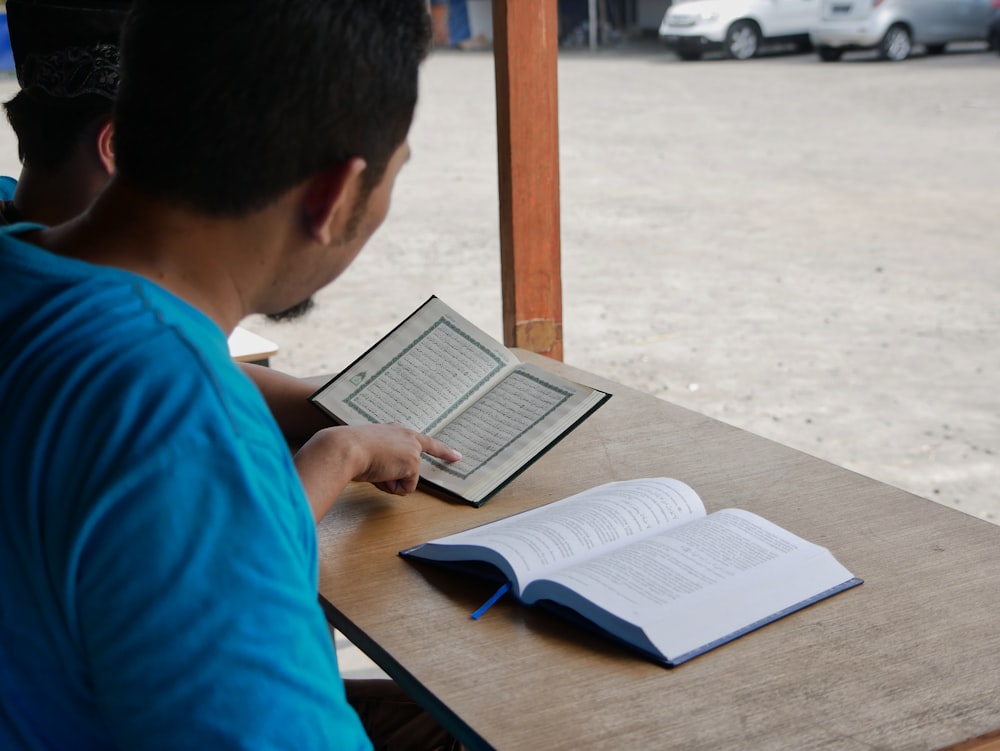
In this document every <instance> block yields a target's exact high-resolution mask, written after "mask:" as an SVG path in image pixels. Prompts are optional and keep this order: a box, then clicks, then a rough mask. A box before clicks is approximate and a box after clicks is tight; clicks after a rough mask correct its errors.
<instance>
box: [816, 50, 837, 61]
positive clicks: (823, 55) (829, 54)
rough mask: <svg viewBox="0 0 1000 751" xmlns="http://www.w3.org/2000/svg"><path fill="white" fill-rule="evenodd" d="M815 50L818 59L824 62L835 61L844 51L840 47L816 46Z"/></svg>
mask: <svg viewBox="0 0 1000 751" xmlns="http://www.w3.org/2000/svg"><path fill="white" fill-rule="evenodd" d="M816 52H817V54H818V55H819V59H820V60H822V61H823V62H825V63H835V62H837V61H838V60H839V59H840V58H841V56H842V55H843V54H844V51H843V50H842V49H840V47H817V48H816Z"/></svg>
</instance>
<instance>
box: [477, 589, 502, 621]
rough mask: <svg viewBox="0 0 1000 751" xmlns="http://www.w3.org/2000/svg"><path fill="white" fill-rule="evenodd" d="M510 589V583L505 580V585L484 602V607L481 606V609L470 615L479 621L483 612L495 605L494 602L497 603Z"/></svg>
mask: <svg viewBox="0 0 1000 751" xmlns="http://www.w3.org/2000/svg"><path fill="white" fill-rule="evenodd" d="M509 590H510V583H509V582H504V584H503V586H501V587H500V589H498V590H497V591H496V592H495V593H494V595H493V596H492V597H491V598H490V599H488V600H487V601H486V602H484V603H483V605H482V607H481V608H479V610H477V611H476V612H475V613H473V614H472V615H471V616H470V617H471V618H472V620H474V621H478V620H479V619H480V618H481V617H482V615H483V613H485V612H486V611H487V610H489V609H490V607H491V606H492V605H493V603H495V602H496V601H497V600H499V599H500V598H501V597H503V596H504V595H505V594H507V592H508V591H509Z"/></svg>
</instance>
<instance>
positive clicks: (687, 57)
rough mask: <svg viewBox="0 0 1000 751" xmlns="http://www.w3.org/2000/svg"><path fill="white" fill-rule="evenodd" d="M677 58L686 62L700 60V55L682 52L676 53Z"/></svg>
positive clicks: (689, 51)
mask: <svg viewBox="0 0 1000 751" xmlns="http://www.w3.org/2000/svg"><path fill="white" fill-rule="evenodd" d="M677 57H679V58H680V59H681V60H688V61H694V60H701V53H700V52H692V51H691V50H684V51H683V52H678V53H677Z"/></svg>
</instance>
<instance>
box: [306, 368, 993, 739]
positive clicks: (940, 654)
mask: <svg viewBox="0 0 1000 751" xmlns="http://www.w3.org/2000/svg"><path fill="white" fill-rule="evenodd" d="M519 355H520V356H521V357H522V358H523V359H535V360H536V361H541V362H544V363H545V364H546V365H547V366H548V367H551V368H552V369H553V370H555V371H557V372H562V373H565V374H567V375H569V376H570V377H571V378H574V379H576V380H579V381H582V382H584V383H588V384H591V385H594V386H597V387H598V388H603V389H606V390H608V391H611V392H612V393H613V394H614V397H613V398H612V399H611V400H610V401H609V402H608V403H607V404H605V405H604V406H603V407H602V408H601V409H600V410H598V411H597V412H596V413H595V414H594V415H593V416H592V417H591V418H590V419H589V420H587V421H586V422H585V423H584V424H583V425H581V426H580V427H579V428H577V430H576V431H574V432H573V433H571V434H570V435H569V436H568V437H567V438H565V439H564V440H563V441H562V443H560V444H559V445H557V446H556V447H555V448H553V449H552V450H551V451H550V452H549V453H548V454H546V455H545V456H544V457H542V458H541V459H540V460H539V461H538V462H537V463H535V464H534V465H533V466H532V467H531V468H529V469H528V470H527V471H526V472H525V473H523V474H522V475H521V476H520V477H519V478H517V479H516V480H515V481H514V482H513V483H511V484H510V485H509V486H508V487H507V488H505V489H504V490H503V491H501V492H500V493H499V494H498V495H497V496H495V497H494V498H493V499H492V500H490V501H489V502H488V503H487V504H486V505H485V506H483V507H482V508H479V509H475V508H472V507H469V506H464V505H458V504H452V503H448V502H445V501H442V500H440V499H438V498H434V497H431V496H429V495H426V494H424V493H416V494H413V495H411V496H408V497H406V498H398V497H393V496H388V495H383V494H381V493H379V492H377V491H375V490H374V489H373V488H371V487H370V486H367V485H358V486H353V487H351V488H350V489H349V490H348V492H347V493H346V494H345V496H344V498H343V499H342V500H341V501H339V502H338V503H337V505H336V506H335V507H334V509H333V510H332V511H331V512H330V514H329V515H328V516H327V517H326V518H325V519H324V520H323V522H322V523H321V524H320V527H319V540H320V558H321V561H320V567H321V568H320V571H321V573H320V592H321V595H322V601H323V604H324V608H325V610H326V612H327V616H328V618H329V620H330V622H331V623H332V624H333V625H334V626H335V627H336V628H338V629H340V630H341V631H342V632H343V633H344V634H345V635H346V636H347V637H348V638H349V639H351V641H353V642H354V643H355V644H357V645H358V646H359V647H360V648H361V649H362V650H363V651H364V652H366V653H367V654H368V655H369V656H370V657H371V658H372V659H373V660H374V661H375V662H376V663H378V664H379V665H380V666H381V667H382V668H383V669H384V670H385V671H386V672H387V673H388V674H389V675H391V676H392V677H394V678H395V679H396V680H397V681H398V682H399V683H400V684H401V685H402V686H403V687H404V688H405V689H406V690H407V691H409V692H410V693H411V694H412V695H413V696H415V697H416V698H417V699H418V700H419V701H420V702H421V703H422V704H423V705H424V706H425V707H427V708H428V709H429V710H430V711H431V712H432V713H434V714H435V715H436V716H437V717H438V718H439V719H440V720H441V721H442V722H444V723H445V725H446V726H447V727H449V728H450V729H451V730H452V732H454V733H455V734H456V735H458V736H459V738H460V739H461V740H462V741H463V742H464V743H465V744H466V745H467V746H468V747H470V748H474V749H475V748H495V749H530V750H531V751H537V750H538V749H572V750H574V751H576V750H577V749H589V748H594V749H605V748H620V749H673V748H676V749H684V750H685V751H695V750H696V749H712V750H713V751H717V750H719V749H755V750H756V749H795V750H796V751H800V750H802V749H823V750H824V751H837V750H843V751H861V750H862V749H868V750H870V749H940V748H943V747H949V746H952V745H954V744H959V743H960V744H961V745H960V748H962V749H971V748H980V749H981V748H997V743H998V741H997V736H996V735H995V731H996V730H997V729H998V728H1000V527H996V526H994V525H992V524H990V523H988V522H985V521H981V520H979V519H976V518H973V517H971V516H968V515H965V514H963V513H961V512H958V511H955V510H953V509H950V508H947V507H944V506H940V505H938V504H935V503H933V502H931V501H928V500H925V499H922V498H919V497H917V496H914V495H911V494H908V493H905V492H903V491H902V490H898V489H896V488H893V487H890V486H888V485H884V484H882V483H879V482H876V481H874V480H871V479H868V478H866V477H862V476H860V475H857V474H855V473H853V472H850V471H847V470H845V469H842V468H839V467H836V466H834V465H832V464H829V463H827V462H824V461H821V460H819V459H816V458H813V457H810V456H808V455H806V454H803V453H800V452H798V451H795V450H792V449H790V448H787V447H785V446H782V445H780V444H777V443H774V442H772V441H769V440H766V439H764V438H760V437H759V436H755V435H752V434H750V433H747V432H744V431H742V430H739V429H737V428H733V427H731V426H728V425H725V424H724V423H721V422H718V421H716V420H713V419H710V418H708V417H705V416H703V415H699V414H697V413H694V412H691V411H689V410H686V409H683V408H680V407H677V406H675V405H672V404H669V403H668V402H664V401H662V400H659V399H656V398H654V397H651V396H648V395H645V394H642V393H639V392H636V391H633V390H630V389H627V388H625V387H623V386H620V385H617V384H615V383H612V382H609V381H606V380H604V379H601V378H599V377H597V376H592V375H590V374H588V373H584V372H581V371H578V370H575V369H573V368H569V367H567V366H565V365H562V364H559V363H556V362H554V361H551V360H545V359H544V358H540V357H538V356H535V355H532V354H530V353H528V352H525V351H519ZM657 475H665V476H670V477H676V478H678V479H681V480H684V481H685V482H687V483H689V484H690V485H691V486H692V487H694V488H695V489H696V490H697V491H698V492H699V494H700V495H701V496H702V498H703V499H704V500H705V505H706V506H707V507H708V510H709V511H714V510H716V509H719V508H724V507H730V506H738V507H745V508H748V509H751V510H753V511H757V512H759V513H761V514H762V515H763V516H765V517H767V518H769V519H771V520H772V521H774V522H776V523H778V524H780V525H781V526H783V527H786V528H787V529H789V530H791V531H793V532H795V533H797V534H799V535H801V536H802V537H805V538H806V539H808V540H811V541H813V542H815V543H818V544H820V545H824V546H826V547H828V548H830V549H831V550H832V551H833V553H834V555H835V556H836V557H837V558H838V559H839V560H840V561H841V563H843V564H844V565H845V566H846V567H847V568H848V569H850V570H851V571H852V572H853V573H854V574H855V575H857V576H860V577H861V578H863V579H864V580H865V584H864V585H863V586H861V587H857V588H855V589H852V590H849V591H848V592H845V593H842V594H840V595H837V596H836V597H834V598H832V599H830V600H826V601H824V602H821V603H819V604H817V605H815V606H813V607H811V608H808V609H806V610H804V611H801V612H799V613H796V614H793V615H791V616H789V617H787V618H784V619H782V620H780V621H778V622H776V623H773V624H770V625H768V626H766V627H764V628H763V629H761V630H758V631H756V632H753V633H751V634H749V635H747V636H744V637H743V638H740V639H737V640H736V641H734V642H732V643H730V644H727V645H725V646H723V647H721V648H719V649H716V650H713V651H711V652H709V653H707V654H705V655H703V656H701V657H698V658H696V659H695V660H693V661H691V662H689V663H686V664H684V665H682V666H680V667H678V668H673V669H669V668H663V667H660V666H657V665H655V664H653V663H651V662H647V661H645V660H643V659H642V658H640V657H637V656H635V655H634V654H632V653H631V652H629V651H627V650H625V649H624V648H622V647H619V646H617V645H616V644H613V643H611V642H609V641H607V640H604V639H602V638H599V637H597V636H594V635H591V634H589V633H587V632H585V631H583V630H581V629H579V628H577V627H575V626H572V625H569V624H568V623H567V622H565V621H563V620H561V619H559V618H557V617H556V616H554V615H550V614H548V613H545V612H543V611H539V610H534V609H529V608H525V607H523V606H520V605H518V604H517V603H516V602H514V601H513V600H512V599H510V597H509V596H508V597H505V598H504V599H502V600H501V601H500V602H499V603H498V604H496V605H494V606H493V608H492V609H491V610H490V611H489V612H488V613H487V614H486V615H485V616H484V617H483V618H482V619H481V620H479V621H473V620H471V619H470V618H469V614H470V613H471V612H472V611H473V610H475V609H476V608H477V607H478V606H479V605H481V604H482V603H483V601H484V600H485V599H486V598H487V597H488V596H489V595H490V594H491V593H492V587H490V586H488V585H487V584H485V583H484V582H479V581H475V580H472V579H470V578H468V577H465V576H462V575H460V574H456V573H452V572H448V571H443V570H438V569H432V568H430V567H427V566H421V565H419V564H415V563H412V562H407V561H404V560H403V559H401V558H399V557H398V556H397V552H398V551H399V550H401V549H403V548H406V547H409V546H412V545H415V544H418V543H420V542H424V541H426V540H428V539H431V538H435V537H439V536H442V535H445V534H450V533H452V532H456V531H459V530H463V529H466V528H468V527H471V526H474V525H477V524H480V523H485V522H488V521H491V520H493V519H497V518H500V517H503V516H507V515H509V514H512V513H515V512H517V511H521V510H524V509H527V508H532V507H534V506H537V505H539V504H542V503H547V502H550V501H553V500H556V499H559V498H562V497H564V496H567V495H570V494H571V493H575V492H578V491H580V490H583V489H585V488H588V487H591V486H593V485H597V484H599V483H602V482H607V481H610V480H620V479H627V478H635V477H648V476H657ZM976 738H978V740H975V741H973V742H971V743H970V742H968V739H976ZM963 741H965V743H962V742H963Z"/></svg>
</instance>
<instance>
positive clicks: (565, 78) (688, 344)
mask: <svg viewBox="0 0 1000 751" xmlns="http://www.w3.org/2000/svg"><path fill="white" fill-rule="evenodd" d="M492 75H493V69H492V57H491V56H490V54H489V53H458V52H450V51H439V52H435V53H433V54H432V56H431V58H430V59H429V60H428V61H427V63H426V64H425V67H424V71H423V88H422V99H421V104H420V107H419V110H418V114H417V119H416V122H415V124H414V128H413V132H412V137H411V145H412V148H413V158H412V160H411V162H410V164H409V165H408V166H407V167H406V168H405V169H404V172H403V174H402V176H401V177H400V180H399V183H398V188H397V190H396V194H395V198H394V204H393V209H392V212H391V215H390V218H389V220H388V221H387V223H386V225H385V226H384V227H383V229H382V230H381V231H380V232H379V234H378V235H376V237H375V238H374V239H373V241H372V242H371V244H370V246H369V248H368V249H367V250H366V251H365V253H364V254H363V255H362V256H361V258H360V259H359V260H358V262H357V263H356V264H355V265H354V266H353V267H352V268H351V269H350V270H349V271H348V272H347V274H346V275H345V276H344V277H342V278H341V279H340V280H338V281H337V282H336V283H334V284H333V285H331V286H330V287H329V288H327V290H325V291H324V292H322V293H321V294H320V295H318V297H317V300H318V303H319V304H318V307H317V309H316V310H315V311H314V312H313V313H312V314H311V315H310V317H308V318H307V319H305V320H303V321H301V322H297V323H293V324H282V325H275V324H270V323H268V322H265V321H263V320H260V319H256V318H255V319H251V320H250V321H247V323H246V325H247V326H248V328H251V329H252V330H255V331H258V332H259V333H262V334H264V335H266V336H268V337H269V338H271V339H274V340H275V341H277V342H278V343H279V344H280V345H281V352H280V353H279V355H278V356H277V357H275V358H274V360H273V364H274V366H275V367H278V368H281V369H284V370H287V371H289V372H292V373H295V374H299V375H305V374H315V373H319V372H330V371H335V370H338V369H339V368H341V367H343V366H345V365H346V364H347V363H348V362H350V360H352V359H353V358H354V357H355V356H356V355H357V354H358V353H359V352H361V351H362V350H363V349H364V348H366V347H367V346H368V345H370V344H371V343H372V342H373V341H374V340H375V339H376V338H378V337H379V336H381V335H382V334H384V333H385V332H386V331H387V330H388V329H389V328H391V326H393V325H394V324H395V323H396V322H398V320H399V319H401V318H402V317H403V316H405V315H406V314H407V313H409V312H410V311H411V310H412V309H413V308H415V307H417V305H419V304H420V303H421V302H422V301H423V300H424V299H426V297H427V296H429V295H430V294H432V293H434V294H437V295H439V296H440V297H442V298H443V299H444V300H445V301H447V302H448V303H449V304H451V305H452V306H454V307H456V308H458V309H459V310H460V311H462V312H463V313H464V314H465V315H466V316H467V317H469V318H471V319H472V320H474V321H476V322H477V323H479V324H480V325H481V326H483V327H484V328H485V329H486V330H488V331H490V332H491V333H493V334H495V335H497V336H499V335H500V286H499V284H500V283H499V260H498V241H497V235H498V229H497V188H496V184H497V180H496V157H495V149H496V141H495V120H494V117H495V114H494V112H495V110H494V100H493V78H492ZM559 79H560V80H559V86H560V122H561V171H562V178H561V182H562V217H563V219H562V221H563V266H564V269H563V288H564V316H565V349H566V354H565V359H566V361H567V362H569V363H571V364H574V365H578V366H580V367H583V368H585V369H588V370H592V371H595V372H598V373H600V374H602V375H604V376H607V377H610V378H613V379H616V380H618V381H621V382H623V383H625V384H628V385H630V386H634V387H637V388H640V389H643V390H646V391H649V392H652V393H654V394H657V395H659V396H661V397H663V398H664V399H668V400H671V401H674V402H677V403H679V404H682V405H684V406H687V407H691V408H693V409H696V410H699V411H701V412H704V413H706V414H709V415H712V416H715V417H718V418H719V419H722V420H725V421H727V422H729V423H732V424H734V425H738V426H740V427H743V428H746V429H748V430H751V431H753V432H756V433H759V434H761V435H764V436H767V437H769V438H773V439H775V440H777V441H780V442H782V443H785V444H788V445H790V446H794V447H796V448H799V449H802V450H804V451H807V452H809V453H811V454H814V455H816V456H819V457H822V458H825V459H828V460H830V461H832V462H835V463H837V464H841V465H844V466H846V467H849V468H851V469H853V470H856V471H858V472H861V473H863V474H866V475H869V476H871V477H875V478H878V479H880V480H883V481H886V482H888V483H891V484H893V485H896V486H899V487H902V488H905V489H907V490H910V491H912V492H914V493H916V494H918V495H921V496H924V497H926V498H930V499H933V500H935V501H938V502H941V503H945V504H948V505H950V506H953V507H955V508H957V509H960V510H962V511H965V512H968V513H971V514H975V515H977V516H979V517H981V518H983V519H987V520H990V521H992V522H994V523H1000V491H998V488H1000V457H998V455H1000V389H998V385H1000V377H998V374H1000V247H998V245H1000V243H998V238H1000V211H998V205H1000V204H998V199H997V189H998V188H997V176H998V175H1000V146H998V145H1000V96H998V93H997V92H1000V57H997V56H996V55H990V54H986V53H984V52H980V51H978V49H977V48H972V50H971V51H966V52H960V53H957V54H947V55H944V56H941V57H935V58H927V57H924V58H916V59H912V60H910V61H907V62H905V63H902V64H896V65H893V64H884V63H877V62H873V61H872V60H871V59H870V58H867V57H865V56H863V55H858V56H851V57H849V58H848V59H845V61H844V62H841V63H838V64H823V63H820V62H818V60H817V59H816V58H815V57H814V56H812V55H776V56H771V57H767V58H764V59H760V60H754V61H749V62H729V61H722V60H716V61H704V62H701V63H696V64H683V63H679V62H678V61H676V59H674V58H673V57H672V56H670V55H668V54H667V53H665V52H663V51H661V50H659V49H657V48H655V47H653V48H646V47H641V46H640V47H632V48H630V49H628V50H624V51H622V50H618V51H602V52H600V53H598V54H596V55H592V54H590V53H588V52H566V53H563V54H562V55H561V57H560V65H559ZM13 91H14V83H13V82H12V81H0V94H3V95H4V99H6V98H8V96H9V93H10V92H13ZM3 138H6V139H7V141H4V142H0V167H2V168H3V171H4V173H6V174H12V173H13V171H14V170H16V154H15V151H14V145H13V139H12V138H11V137H10V136H9V135H8V134H7V133H6V131H4V133H3ZM709 503H710V500H709ZM342 659H347V653H346V652H345V653H344V654H342ZM345 667H346V668H347V671H346V672H347V673H348V674H351V671H352V665H351V663H350V662H349V661H348V663H347V664H346V665H345ZM358 669H359V670H361V671H362V672H363V667H362V668H358Z"/></svg>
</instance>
